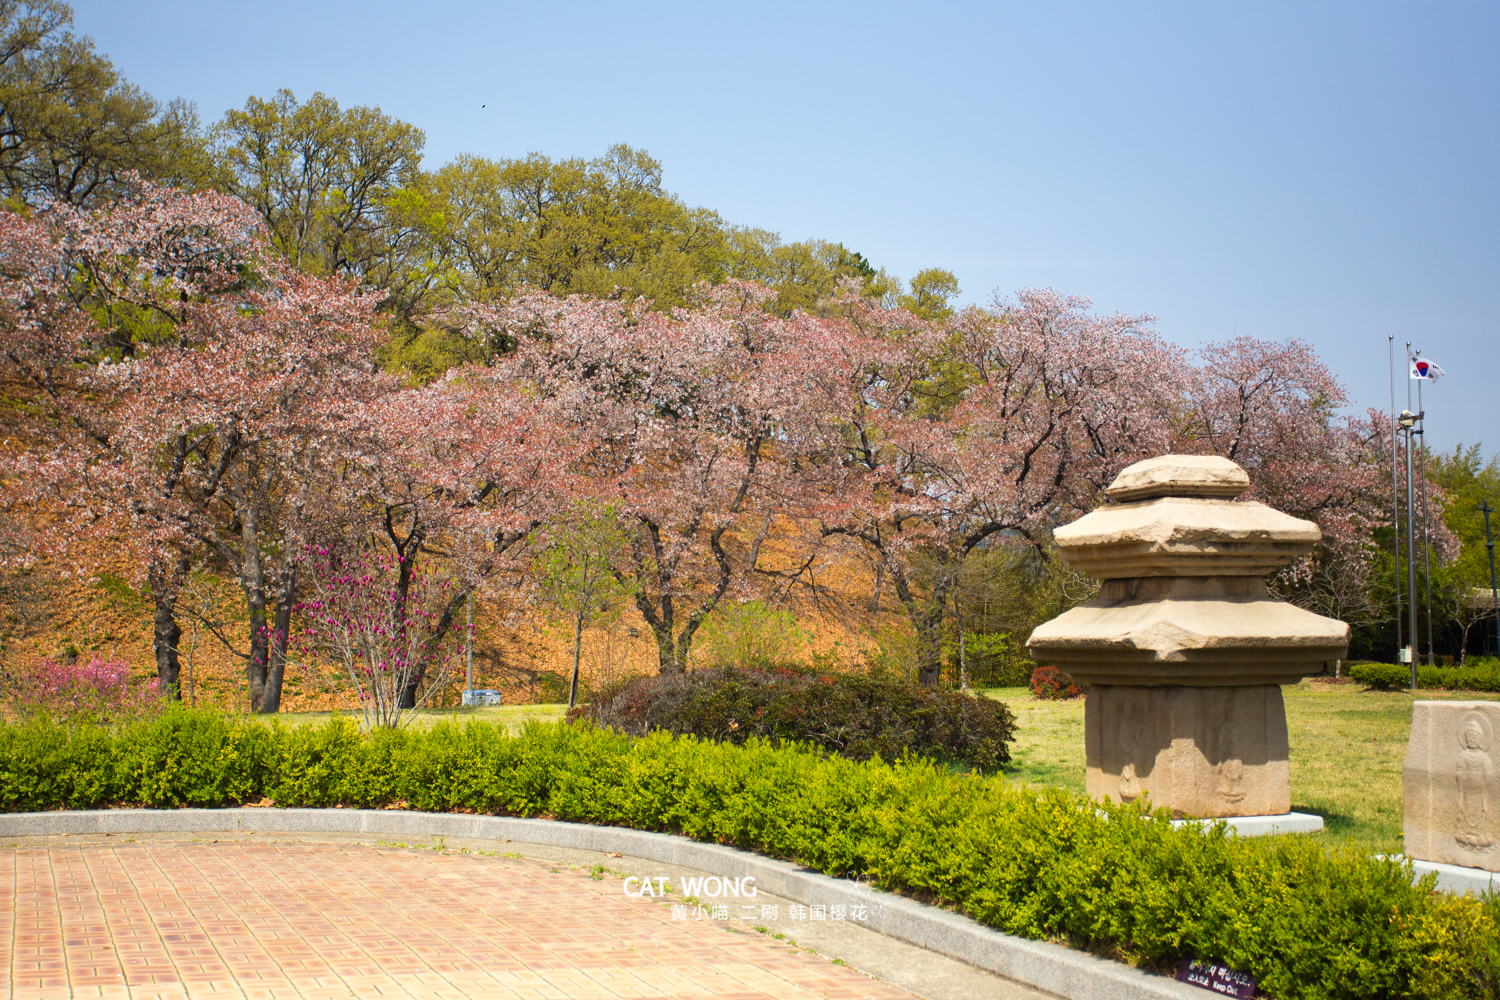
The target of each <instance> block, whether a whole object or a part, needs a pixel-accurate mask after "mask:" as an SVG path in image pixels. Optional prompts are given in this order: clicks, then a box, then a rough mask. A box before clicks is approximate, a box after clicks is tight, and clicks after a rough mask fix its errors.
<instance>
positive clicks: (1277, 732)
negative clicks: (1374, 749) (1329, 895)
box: [1084, 684, 1292, 817]
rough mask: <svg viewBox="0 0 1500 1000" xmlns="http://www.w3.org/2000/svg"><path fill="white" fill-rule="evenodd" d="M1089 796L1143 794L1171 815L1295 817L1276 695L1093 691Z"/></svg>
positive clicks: (1258, 690)
mask: <svg viewBox="0 0 1500 1000" xmlns="http://www.w3.org/2000/svg"><path fill="white" fill-rule="evenodd" d="M1084 742H1085V746H1086V749H1087V759H1088V792H1089V794H1090V795H1092V796H1094V797H1095V798H1101V799H1102V798H1108V799H1113V800H1114V801H1116V802H1133V801H1135V800H1136V799H1138V798H1140V797H1141V796H1142V795H1143V794H1144V795H1147V796H1148V797H1149V798H1150V800H1151V802H1152V803H1153V804H1154V805H1158V806H1166V807H1168V808H1170V809H1171V810H1172V815H1174V816H1179V817H1181V816H1206V817H1220V816H1272V815H1279V814H1281V813H1285V812H1289V811H1290V810H1291V808H1292V793H1291V784H1290V782H1291V769H1290V765H1289V763H1288V755H1287V735H1286V709H1285V707H1284V706H1283V704H1282V701H1281V688H1280V687H1278V686H1276V685H1274V684H1262V685H1257V686H1255V687H1185V686H1174V687H1120V686H1115V685H1099V686H1096V687H1094V688H1092V689H1090V691H1089V694H1088V701H1087V703H1086V704H1085V707H1084Z"/></svg>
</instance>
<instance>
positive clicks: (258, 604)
mask: <svg viewBox="0 0 1500 1000" xmlns="http://www.w3.org/2000/svg"><path fill="white" fill-rule="evenodd" d="M245 604H246V605H247V606H248V609H249V611H250V659H248V660H247V661H245V679H246V680H248V681H249V682H250V711H252V712H259V711H260V710H261V705H262V703H263V702H264V700H265V696H266V673H267V670H266V667H267V665H268V664H269V662H270V659H271V656H270V642H269V640H270V630H268V629H267V628H266V592H265V591H264V590H255V591H252V592H251V593H249V594H247V595H246V597H245Z"/></svg>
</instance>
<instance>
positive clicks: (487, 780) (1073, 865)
mask: <svg viewBox="0 0 1500 1000" xmlns="http://www.w3.org/2000/svg"><path fill="white" fill-rule="evenodd" d="M0 778H3V782H0V794H3V796H4V798H3V803H4V808H5V809H7V810H23V809H24V810H37V809H50V808H56V807H58V806H68V807H77V808H81V807H96V806H104V805H110V804H114V803H139V802H150V801H157V802H164V803H165V802H178V803H183V804H194V805H216V806H228V805H233V804H235V803H236V802H239V801H245V800H247V799H251V798H253V797H258V796H260V795H262V794H265V795H270V796H271V797H273V798H275V800H276V804H277V805H301V806H314V807H331V806H360V807H382V806H391V805H401V804H403V803H404V804H405V805H407V806H408V807H411V808H417V809H431V810H463V811H472V812H477V813H500V814H509V815H519V816H551V817H555V818H557V819H562V820H569V821H576V822H590V823H600V824H612V825H618V826H626V827H631V828H634V829H642V830H660V831H665V832H670V833H676V834H680V835H683V836H686V837H690V838H693V839H695V840H699V841H703V842H707V843H720V844H731V845H734V846H737V847H740V848H743V849H747V850H754V851H759V852H761V853H763V854H766V855H769V856H772V857H777V858H783V859H787V860H791V861H795V862H798V863H801V864H805V865H807V866H809V867H811V868H814V869H817V870H819V871H823V872H826V873H828V874H830V875H835V876H848V877H855V878H860V879H863V880H866V881H868V882H870V883H872V884H874V885H877V886H880V887H883V888H885V889H889V890H892V891H897V892H904V893H907V894H910V895H912V896H915V897H917V898H921V899H927V900H932V901H934V902H936V903H938V904H940V905H946V906H951V907H953V908H955V909H957V910H959V911H962V912H965V913H968V914H969V915H971V916H973V917H974V918H975V919H977V920H979V921H980V922H981V923H983V924H985V925H987V926H990V927H994V928H996V929H998V930H1001V931H1005V932H1007V933H1011V934H1017V935H1021V936H1023V937H1028V938H1047V939H1052V940H1058V941H1062V942H1066V943H1069V944H1071V945H1073V946H1075V947H1079V948H1086V949H1089V950H1092V951H1094V952H1097V953H1101V954H1108V955H1113V956H1115V957H1118V958H1120V959H1123V960H1125V961H1127V962H1131V963H1133V964H1137V965H1141V966H1145V967H1150V968H1155V969H1159V970H1168V969H1170V968H1172V967H1173V966H1174V965H1175V964H1176V963H1177V962H1178V961H1179V960H1180V959H1181V958H1183V957H1186V956H1190V955H1194V956H1201V957H1208V958H1214V959H1218V960H1221V961H1223V962H1225V963H1227V964H1228V965H1230V966H1232V967H1234V968H1237V969H1242V970H1245V971H1247V972H1250V973H1251V974H1252V975H1254V976H1255V977H1256V978H1257V979H1258V980H1259V983H1260V988H1261V992H1262V993H1263V994H1264V995H1265V996H1268V997H1279V998H1287V1000H1344V998H1351V1000H1352V998H1356V997H1359V998H1363V997H1382V998H1391V1000H1395V998H1406V997H1413V998H1414V997H1425V998H1435V1000H1449V998H1452V1000H1460V998H1463V1000H1467V998H1477V997H1494V996H1495V991H1496V986H1497V978H1496V976H1497V968H1500V946H1497V942H1500V901H1497V898H1496V897H1494V896H1491V897H1488V898H1486V899H1483V900H1476V899H1474V898H1472V897H1459V898H1456V897H1452V896H1447V895H1444V894H1439V893H1434V892H1433V891H1432V889H1433V882H1432V879H1431V877H1428V878H1426V879H1424V880H1422V881H1421V882H1419V883H1417V884H1415V885H1414V884H1413V883H1412V879H1411V873H1410V870H1409V868H1407V867H1405V866H1404V865H1402V864H1400V863H1398V862H1395V861H1391V860H1382V859H1374V858H1370V857H1368V856H1364V855H1362V854H1359V853H1357V852H1355V851H1354V850H1352V849H1350V850H1342V851H1341V850H1333V851H1330V850H1327V849H1326V848H1325V846H1324V844H1323V842H1322V841H1321V840H1319V839H1316V838H1310V837H1299V836H1285V837H1257V838H1233V837H1229V836H1227V835H1226V833H1225V831H1224V829H1223V828H1222V827H1214V828H1209V829H1206V830H1205V829H1202V828H1200V827H1196V826H1186V827H1183V828H1182V829H1173V828H1172V825H1171V823H1170V822H1169V821H1168V817H1167V816H1166V815H1165V814H1164V813H1156V814H1152V813H1149V812H1147V811H1146V810H1144V809H1143V808H1141V807H1139V806H1119V805H1114V804H1112V803H1109V802H1092V801H1090V800H1088V799H1086V798H1084V797H1083V796H1081V795H1077V794H1074V793H1071V792H1067V791H1064V790H1061V789H1037V788H1031V787H1024V786H1013V785H1011V784H1010V783H1009V782H1008V781H1007V780H1005V779H1004V778H1003V777H998V776H997V777H993V778H990V777H983V776H977V775H964V774H954V773H952V772H951V771H949V770H948V769H947V768H945V767H942V766H940V765H937V764H934V763H932V762H930V761H925V760H920V759H916V758H913V757H906V758H903V759H901V760H899V761H896V762H894V763H887V762H884V761H881V760H875V759H871V760H867V761H854V760H850V759H847V758H844V757H840V756H837V755H827V754H824V753H822V752H820V751H818V750H817V749H816V748H814V747H810V746H807V745H796V744H794V745H786V744H783V745H775V744H772V743H771V742H769V741H766V740H761V739H751V740H749V741H747V742H746V743H745V744H744V745H734V744H731V743H714V742H709V741H704V740H699V739H696V738H693V737H680V738H678V737H672V736H670V735H669V734H667V733H664V732H657V733H654V734H652V735H650V736H647V737H645V738H641V739H632V738H629V737H627V736H625V735H623V734H621V733H617V732H613V731H610V730H607V729H601V728H594V727H589V726H568V725H543V724H540V723H533V724H531V725H530V726H528V727H527V728H526V729H525V730H524V731H523V732H522V733H521V734H520V735H518V736H509V735H507V734H506V732H505V730H504V728H503V727H496V726H492V725H488V724H485V723H478V722H471V723H469V724H468V725H466V726H459V725H457V724H456V723H443V724H439V725H437V726H435V727H434V728H433V729H431V730H430V731H418V730H397V731H380V732H375V733H371V734H368V735H362V734H360V733H359V732H358V730H357V729H356V728H355V727H354V726H353V725H352V724H351V723H349V722H347V721H340V720H334V721H332V722H330V723H328V724H327V725H325V726H323V727H321V728H318V729H312V728H284V727H280V726H265V725H261V724H260V723H258V722H254V721H246V720H235V721H226V720H225V719H224V718H222V717H220V716H217V715H214V714H212V713H209V712H201V711H189V710H181V709H174V710H171V711H169V712H168V713H167V714H166V715H165V716H164V717H163V718H162V719H160V720H155V721H153V722H151V723H147V724H143V725H141V726H139V727H136V728H132V729H120V730H117V731H114V732H111V731H109V730H106V729H102V728H98V727H90V726H75V727H72V728H68V727H65V726H61V725H57V724H54V723H51V722H45V721H43V722H38V723H34V724H29V725H26V726H20V727H15V728H9V729H6V728H0Z"/></svg>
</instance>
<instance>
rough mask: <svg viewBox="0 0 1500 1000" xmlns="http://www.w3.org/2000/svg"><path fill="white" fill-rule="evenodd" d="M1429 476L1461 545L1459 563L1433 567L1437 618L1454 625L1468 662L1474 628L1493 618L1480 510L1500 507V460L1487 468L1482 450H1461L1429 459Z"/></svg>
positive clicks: (1452, 634) (1450, 628) (1450, 626)
mask: <svg viewBox="0 0 1500 1000" xmlns="http://www.w3.org/2000/svg"><path fill="white" fill-rule="evenodd" d="M1427 475H1428V478H1429V479H1431V480H1432V481H1433V482H1435V483H1437V484H1438V485H1439V486H1441V487H1442V488H1443V492H1444V493H1446V494H1447V499H1446V503H1445V505H1444V509H1443V523H1444V524H1445V525H1447V527H1448V530H1449V531H1451V532H1452V533H1453V534H1454V535H1456V536H1457V538H1458V541H1459V545H1460V548H1459V552H1458V555H1457V557H1456V558H1454V559H1452V560H1450V561H1448V562H1447V563H1445V564H1443V565H1441V566H1434V567H1433V571H1432V602H1433V614H1434V616H1436V615H1437V614H1439V613H1441V614H1442V615H1443V616H1444V617H1446V618H1447V619H1448V621H1447V623H1446V624H1447V630H1448V632H1449V634H1450V637H1451V638H1452V641H1453V643H1454V645H1455V646H1456V647H1457V653H1458V657H1459V660H1460V662H1462V660H1463V658H1464V656H1465V655H1466V649H1467V646H1468V640H1469V637H1470V635H1471V634H1472V630H1473V628H1474V626H1476V625H1478V624H1480V623H1481V622H1488V621H1489V619H1490V616H1491V615H1492V614H1493V612H1492V611H1491V610H1490V609H1489V608H1488V606H1487V604H1486V603H1485V601H1487V600H1488V597H1489V586H1490V564H1489V553H1488V552H1487V551H1486V549H1485V544H1484V540H1485V539H1484V514H1483V513H1481V511H1480V509H1479V505H1480V503H1481V502H1483V501H1485V500H1488V501H1489V502H1490V504H1491V505H1493V506H1500V457H1492V458H1491V459H1490V460H1489V461H1488V462H1485V461H1484V456H1483V453H1482V451H1481V449H1480V446H1479V445H1477V444H1476V445H1473V446H1471V447H1469V448H1465V447H1464V446H1463V445H1458V446H1456V447H1455V448H1454V449H1453V452H1452V454H1449V455H1429V464H1428V472H1427ZM1492 516H1493V515H1492ZM1476 592H1482V595H1483V600H1477V599H1476V597H1477V596H1478V595H1476Z"/></svg>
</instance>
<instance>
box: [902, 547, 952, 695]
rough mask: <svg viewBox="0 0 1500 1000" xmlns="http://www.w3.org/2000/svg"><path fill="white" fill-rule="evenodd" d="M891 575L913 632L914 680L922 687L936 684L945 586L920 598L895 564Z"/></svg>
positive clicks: (940, 672)
mask: <svg viewBox="0 0 1500 1000" xmlns="http://www.w3.org/2000/svg"><path fill="white" fill-rule="evenodd" d="M891 578H892V582H894V583H895V585H896V596H897V597H898V598H899V599H900V601H901V606H902V607H904V608H905V609H906V614H907V616H908V617H909V618H911V624H912V628H913V629H915V630H916V633H917V680H918V681H919V682H920V683H921V684H922V686H923V687H937V685H938V683H939V682H940V681H941V680H942V677H943V608H944V606H945V605H946V604H947V603H948V590H947V588H946V587H938V588H935V590H934V592H933V594H932V595H931V597H930V598H929V599H928V600H927V601H926V602H923V601H921V600H919V599H918V598H917V596H916V594H914V593H913V592H912V589H911V581H910V580H908V579H907V577H906V573H905V572H903V571H902V570H901V568H900V567H899V566H893V567H892V569H891Z"/></svg>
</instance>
